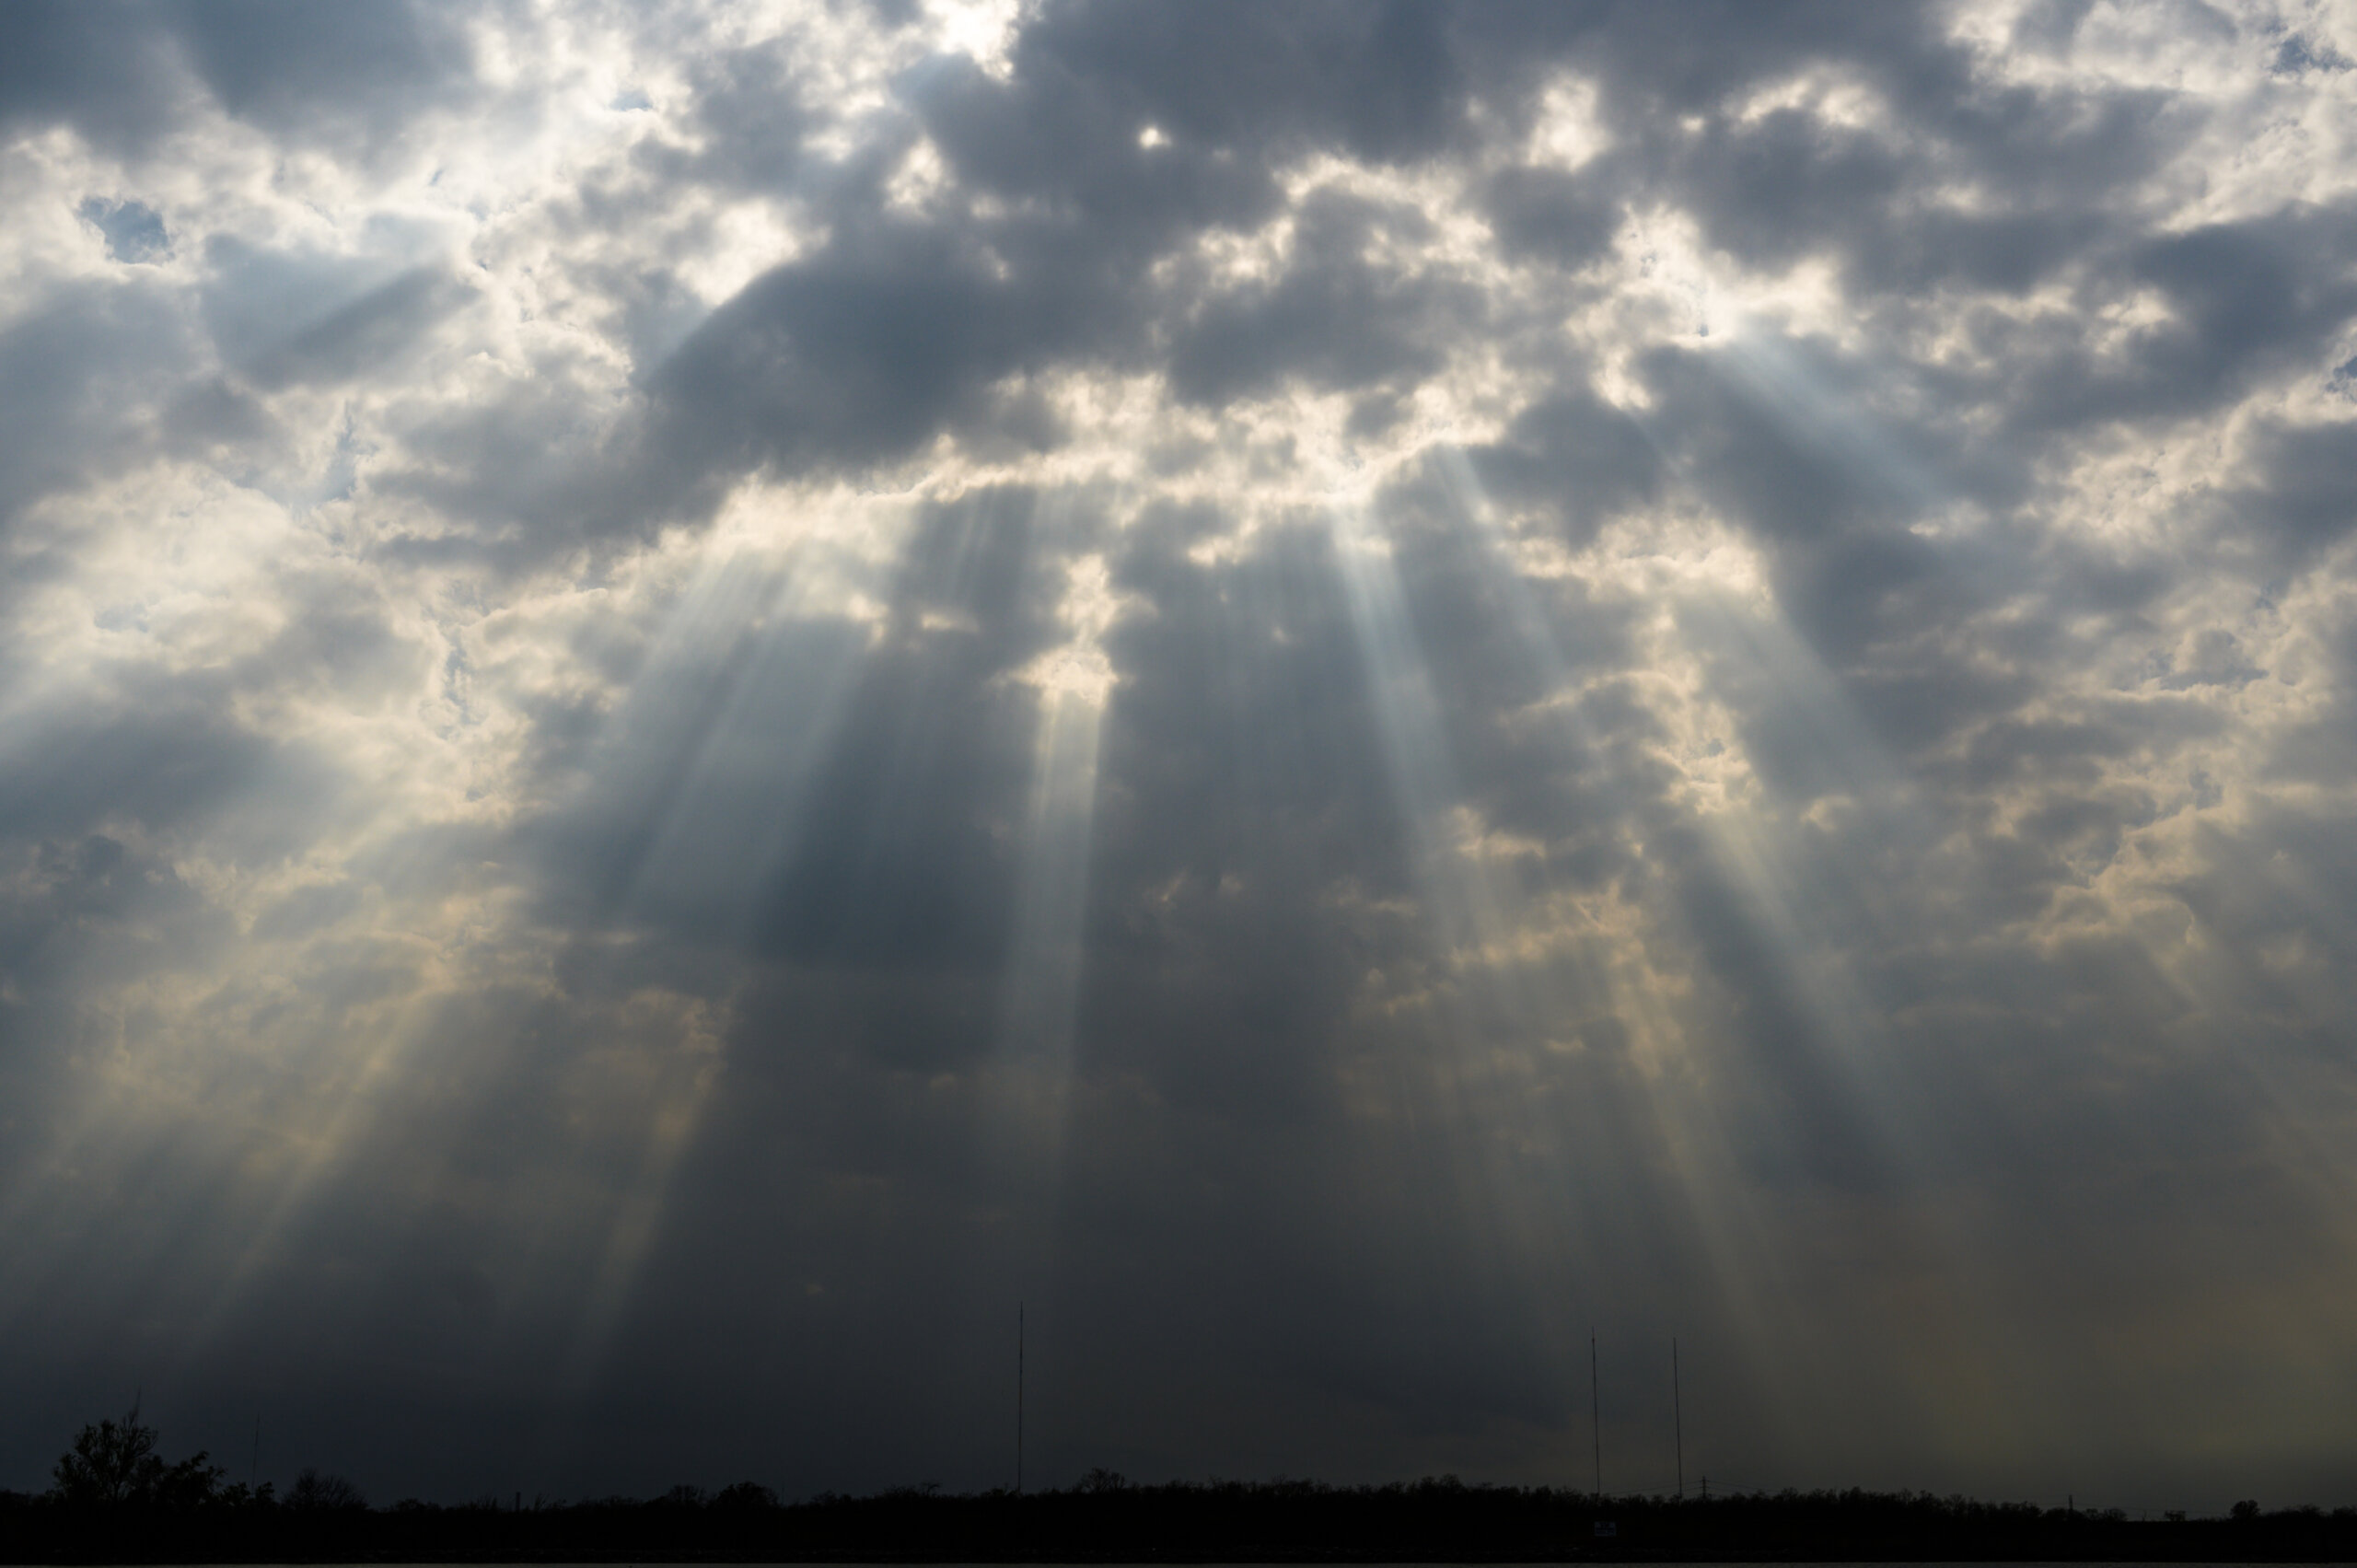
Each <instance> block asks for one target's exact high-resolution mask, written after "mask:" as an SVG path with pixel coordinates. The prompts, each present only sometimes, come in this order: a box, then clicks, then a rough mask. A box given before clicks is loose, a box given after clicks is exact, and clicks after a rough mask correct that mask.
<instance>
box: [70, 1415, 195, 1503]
mask: <svg viewBox="0 0 2357 1568" xmlns="http://www.w3.org/2000/svg"><path fill="white" fill-rule="evenodd" d="M156 1435H157V1434H156V1429H155V1428H154V1427H152V1426H148V1425H145V1424H144V1423H141V1421H140V1419H139V1407H138V1405H136V1404H134V1405H133V1406H132V1407H131V1411H130V1413H129V1414H127V1415H125V1416H124V1417H123V1418H122V1421H120V1422H112V1421H101V1422H99V1423H98V1424H96V1425H95V1426H86V1427H84V1428H83V1429H82V1430H81V1433H80V1434H79V1435H77V1436H76V1437H75V1439H74V1446H73V1447H72V1448H70V1449H68V1450H67V1451H66V1452H65V1453H64V1455H63V1456H61V1457H60V1458H59V1459H58V1461H57V1468H56V1469H54V1470H53V1471H52V1472H51V1473H52V1477H53V1479H54V1480H55V1482H56V1484H55V1486H54V1487H53V1488H52V1495H53V1496H55V1497H57V1498H59V1499H60V1500H61V1501H64V1502H66V1503H71V1504H79V1505H81V1506H85V1507H102V1508H121V1507H129V1506H155V1505H158V1504H161V1505H165V1506H175V1505H186V1504H197V1503H210V1502H212V1501H214V1500H215V1496H216V1495H217V1493H218V1491H219V1488H220V1484H221V1469H220V1467H219V1466H217V1465H215V1464H214V1463H213V1462H212V1457H211V1456H210V1455H208V1454H206V1453H204V1452H203V1451H201V1450H200V1451H199V1452H198V1453H196V1454H194V1455H192V1456H191V1457H190V1458H185V1459H182V1460H181V1461H180V1463H179V1464H177V1465H168V1464H166V1463H165V1462H164V1459H163V1456H161V1455H159V1454H157V1452H156Z"/></svg>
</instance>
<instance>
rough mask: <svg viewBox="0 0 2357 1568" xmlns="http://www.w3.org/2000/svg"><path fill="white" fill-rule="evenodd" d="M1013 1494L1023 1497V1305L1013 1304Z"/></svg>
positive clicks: (1019, 1303)
mask: <svg viewBox="0 0 2357 1568" xmlns="http://www.w3.org/2000/svg"><path fill="white" fill-rule="evenodd" d="M1015 1494H1016V1496H1017V1497H1020V1496H1022V1495H1023V1303H1021V1302H1019V1301H1018V1302H1016V1304H1015Z"/></svg>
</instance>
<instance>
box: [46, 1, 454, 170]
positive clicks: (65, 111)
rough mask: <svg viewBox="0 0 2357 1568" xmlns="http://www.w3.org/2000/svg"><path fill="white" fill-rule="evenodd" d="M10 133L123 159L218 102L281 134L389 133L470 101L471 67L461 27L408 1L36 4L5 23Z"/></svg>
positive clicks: (442, 14)
mask: <svg viewBox="0 0 2357 1568" xmlns="http://www.w3.org/2000/svg"><path fill="white" fill-rule="evenodd" d="M0 61H5V62H6V64H0V123H7V124H13V125H16V126H20V127H21V126H39V125H41V124H44V123H52V122H63V123H67V124H71V125H73V126H74V127H75V129H76V130H79V131H80V132H81V133H82V134H85V135H87V136H88V137H89V138H90V139H91V140H92V141H94V142H96V143H98V144H99V145H105V146H109V147H114V148H122V149H129V148H134V147H139V146H142V145H146V144H148V143H150V142H151V141H152V140H153V138H154V137H156V136H157V134H161V133H163V132H165V131H167V130H168V128H169V127H170V126H171V125H172V124H173V123H174V122H176V121H178V120H180V118H182V117H183V116H184V115H186V114H187V113H188V112H189V111H190V110H192V108H194V107H195V105H196V103H197V102H199V101H203V99H210V100H211V101H213V102H216V103H218V104H219V105H220V106H221V107H222V108H223V109H225V110H227V111H228V112H229V113H231V114H234V115H237V116H238V117H240V118H243V119H246V120H249V121H250V122H253V123H255V124H257V125H259V126H261V127H264V128H266V129H269V130H272V131H274V132H279V133H288V132H298V133H300V134H308V135H312V136H318V135H321V134H326V135H331V136H336V137H338V138H341V137H342V136H343V134H348V133H349V132H351V131H353V130H355V129H358V130H364V131H366V132H369V133H371V134H383V133H384V132H386V131H388V130H389V129H391V128H392V126H393V124H394V123H395V122H397V121H399V120H400V119H402V118H405V117H406V116H407V115H409V114H411V113H413V112H415V111H416V110H418V109H419V108H421V107H423V106H424V105H425V104H427V103H430V102H435V101H449V100H451V99H457V98H460V97H463V96H464V95H466V93H467V92H468V91H469V88H470V80H469V74H470V66H471V61H470V55H469V52H468V50H467V47H466V42H465V39H464V35H463V33H462V32H461V31H460V30H459V28H458V27H457V25H456V23H455V17H454V16H453V15H451V14H449V13H448V12H447V11H446V10H444V9H442V8H438V7H429V6H423V5H412V4H407V3H398V0H397V3H395V4H391V5H386V6H359V7H349V8H347V7H323V6H306V5H302V4H299V3H292V0H93V3H91V4H87V5H85V4H78V3H75V0H60V3H52V0H29V3H28V4H25V5H21V6H10V7H9V8H8V15H7V17H6V20H5V21H0Z"/></svg>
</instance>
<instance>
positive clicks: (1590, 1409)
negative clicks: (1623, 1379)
mask: <svg viewBox="0 0 2357 1568" xmlns="http://www.w3.org/2000/svg"><path fill="white" fill-rule="evenodd" d="M1596 1388H1597V1384H1596V1330H1594V1329H1590V1330H1588V1331H1587V1420H1588V1435H1589V1437H1590V1439H1591V1440H1592V1441H1593V1442H1594V1443H1595V1445H1596V1501H1597V1502H1598V1503H1601V1502H1603V1501H1604V1410H1603V1407H1602V1406H1601V1405H1599V1404H1598V1403H1597V1402H1596Z"/></svg>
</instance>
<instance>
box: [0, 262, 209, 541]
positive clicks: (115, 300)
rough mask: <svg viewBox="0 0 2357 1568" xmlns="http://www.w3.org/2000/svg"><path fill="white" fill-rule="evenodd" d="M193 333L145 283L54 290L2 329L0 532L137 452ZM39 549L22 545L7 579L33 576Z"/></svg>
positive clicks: (185, 360) (177, 310) (174, 302)
mask: <svg viewBox="0 0 2357 1568" xmlns="http://www.w3.org/2000/svg"><path fill="white" fill-rule="evenodd" d="M191 336H192V334H191V333H190V331H189V323H188V321H187V319H186V314H185V308H184V306H183V304H182V302H181V301H180V300H179V299H178V298H176V297H175V296H173V295H172V294H171V293H169V292H168V291H166V290H164V289H162V288H159V287H157V286H153V285H149V284H147V283H146V282H145V281H141V282H135V283H134V282H127V283H122V284H117V283H113V282H104V283H79V284H70V285H60V286H58V287H56V288H54V289H53V290H51V291H47V293H46V297H44V298H42V299H41V302H40V305H39V307H38V308H35V309H33V310H30V311H29V312H26V313H25V314H23V315H21V316H19V317H18V318H17V319H15V320H13V321H11V322H9V323H8V324H7V325H6V327H5V328H0V530H5V531H6V532H11V533H13V532H14V531H15V529H16V525H17V521H18V519H19V518H20V517H22V516H23V514H24V513H25V511H26V510H27V508H29V507H30V506H31V505H33V504H34V503H36V502H37V501H39V500H41V498H42V497H43V496H46V495H51V494H57V493H58V492H61V491H65V490H70V489H73V488H75V487H77V486H79V485H80V484H82V483H84V482H87V481H88V480H89V479H91V478H93V477H95V476H96V474H97V473H98V472H99V467H100V465H101V464H102V463H104V462H107V461H109V460H112V461H115V462H127V461H133V460H135V459H136V458H137V457H138V456H139V455H141V448H142V447H145V441H144V440H143V439H142V437H143V436H145V431H144V430H143V429H142V424H143V415H145V414H148V413H150V412H152V411H154V410H155V409H156V407H157V404H158V403H160V402H162V401H164V397H163V394H165V393H166V392H168V390H169V389H171V388H172V387H173V385H174V383H175V382H176V380H177V379H178V378H179V377H180V376H182V375H184V374H185V373H186V371H187V369H188V368H189V366H190V362H191V360H192V358H193V357H194V354H193V349H194V345H193V344H192V342H191V341H190V340H191ZM38 549H39V547H38V546H36V547H34V552H26V551H24V547H23V546H21V545H20V546H19V553H18V554H17V558H16V560H15V561H14V562H12V563H10V567H9V569H8V575H9V576H11V577H17V576H20V575H23V574H26V573H28V572H33V573H38V572H40V571H41V565H40V564H39V563H40V559H41V557H40V555H39V554H38V553H37V552H38Z"/></svg>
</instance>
